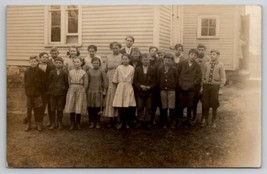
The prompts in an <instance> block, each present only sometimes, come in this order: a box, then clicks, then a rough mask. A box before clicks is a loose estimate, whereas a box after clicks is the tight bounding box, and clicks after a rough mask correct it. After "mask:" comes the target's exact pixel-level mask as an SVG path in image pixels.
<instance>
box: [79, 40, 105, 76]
mask: <svg viewBox="0 0 267 174" xmlns="http://www.w3.org/2000/svg"><path fill="white" fill-rule="evenodd" d="M87 51H88V53H89V54H88V56H86V57H85V58H84V66H83V69H84V71H85V72H88V70H89V69H90V68H91V69H93V68H94V67H93V65H92V59H93V58H95V57H97V58H99V60H100V62H101V65H103V62H102V59H101V57H100V56H98V55H96V52H97V46H95V45H89V46H88V47H87ZM101 65H100V66H101Z"/></svg>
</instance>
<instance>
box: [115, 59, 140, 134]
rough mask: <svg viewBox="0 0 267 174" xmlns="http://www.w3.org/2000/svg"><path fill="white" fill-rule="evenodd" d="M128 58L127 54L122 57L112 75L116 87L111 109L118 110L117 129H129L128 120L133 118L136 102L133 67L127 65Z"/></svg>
mask: <svg viewBox="0 0 267 174" xmlns="http://www.w3.org/2000/svg"><path fill="white" fill-rule="evenodd" d="M129 62H130V57H129V55H127V54H124V55H123V56H122V65H119V66H118V67H117V69H116V71H115V73H114V76H113V80H112V83H114V84H115V85H117V89H116V92H115V97H114V100H113V107H116V108H119V111H120V117H121V118H120V119H121V122H122V123H121V124H120V125H119V126H118V127H117V129H121V128H122V127H126V128H127V129H128V128H129V125H128V122H129V118H133V116H132V115H131V114H133V113H134V112H133V110H134V109H135V106H136V102H135V97H134V90H133V86H132V84H133V77H134V67H133V66H131V65H129ZM127 115H128V116H127Z"/></svg>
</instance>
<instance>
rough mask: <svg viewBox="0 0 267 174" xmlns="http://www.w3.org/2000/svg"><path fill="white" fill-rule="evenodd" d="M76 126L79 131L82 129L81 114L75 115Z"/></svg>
mask: <svg viewBox="0 0 267 174" xmlns="http://www.w3.org/2000/svg"><path fill="white" fill-rule="evenodd" d="M75 122H76V126H77V129H79V130H81V129H82V127H81V114H76V120H75Z"/></svg>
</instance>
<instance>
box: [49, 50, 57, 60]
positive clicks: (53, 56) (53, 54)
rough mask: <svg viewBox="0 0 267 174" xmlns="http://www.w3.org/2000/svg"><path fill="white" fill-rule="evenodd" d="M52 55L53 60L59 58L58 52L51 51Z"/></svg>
mask: <svg viewBox="0 0 267 174" xmlns="http://www.w3.org/2000/svg"><path fill="white" fill-rule="evenodd" d="M50 54H51V57H52V59H55V58H57V56H58V52H57V51H51V53H50Z"/></svg>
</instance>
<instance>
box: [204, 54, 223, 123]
mask: <svg viewBox="0 0 267 174" xmlns="http://www.w3.org/2000/svg"><path fill="white" fill-rule="evenodd" d="M210 53H211V61H210V62H207V63H206V64H205V67H204V72H203V74H202V84H203V103H202V104H203V116H204V119H205V122H206V123H205V122H204V121H203V122H202V126H205V125H206V126H207V125H209V119H208V118H209V108H210V107H211V108H212V127H213V128H216V116H217V108H218V107H219V106H220V104H219V100H218V97H219V96H218V95H219V90H220V89H221V88H222V87H223V86H224V84H225V82H226V76H225V70H224V65H223V64H222V63H221V62H219V61H218V59H219V57H220V52H219V51H218V50H211V52H210Z"/></svg>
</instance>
